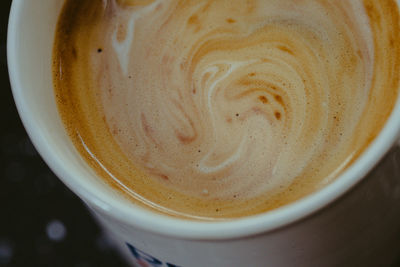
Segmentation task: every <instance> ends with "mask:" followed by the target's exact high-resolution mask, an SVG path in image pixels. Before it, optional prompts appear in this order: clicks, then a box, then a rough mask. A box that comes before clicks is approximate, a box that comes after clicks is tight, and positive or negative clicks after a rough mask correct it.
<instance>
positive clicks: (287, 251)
mask: <svg viewBox="0 0 400 267" xmlns="http://www.w3.org/2000/svg"><path fill="white" fill-rule="evenodd" d="M63 2H64V0H41V1H40V4H39V2H38V1H32V0H14V1H13V4H12V9H11V13H10V21H9V29H8V43H7V50H8V51H7V57H8V65H9V73H10V81H11V85H12V90H13V95H14V99H15V102H16V104H17V108H18V111H19V114H20V117H21V119H22V121H23V124H24V126H25V128H26V130H27V132H28V134H29V136H30V138H31V140H32V141H33V143H34V145H35V147H36V148H37V150H38V151H39V153H40V154H41V156H42V157H43V159H44V160H45V161H46V163H47V164H48V165H49V167H50V168H51V169H52V170H53V171H54V173H56V175H57V176H58V177H59V178H60V179H61V180H62V181H63V182H64V183H65V184H66V185H67V186H68V187H69V188H70V189H72V190H73V191H74V192H75V193H76V194H77V195H78V196H79V197H80V198H81V199H82V200H83V201H84V202H85V203H86V204H87V206H88V207H89V209H90V210H91V211H92V213H93V215H94V216H95V217H96V218H97V219H98V221H99V222H100V223H101V224H102V225H103V227H104V229H105V230H106V231H107V232H108V233H109V235H110V237H111V238H112V239H113V240H114V241H115V243H116V245H117V246H118V247H119V249H120V251H121V252H122V253H123V254H124V255H125V256H126V258H127V261H128V263H130V264H132V265H134V264H138V265H139V266H182V267H184V266H189V267H190V266H221V267H223V266H337V265H339V264H341V265H343V264H344V265H348V266H358V265H362V266H377V265H376V264H379V265H382V264H389V263H393V261H395V260H397V257H399V256H400V234H399V233H400V166H399V163H400V149H399V148H398V147H397V146H396V145H395V144H397V142H396V140H398V138H399V133H400V119H399V118H400V104H399V101H397V104H396V106H395V108H394V110H393V112H392V115H391V116H390V118H389V119H388V122H387V123H386V125H385V127H384V129H383V130H382V132H381V133H380V135H379V136H378V137H377V138H376V139H375V140H374V141H373V142H372V144H371V145H370V146H369V148H368V149H367V150H366V151H365V152H364V153H363V155H362V156H361V157H360V158H359V159H358V160H357V161H356V162H355V163H354V164H353V165H352V166H351V167H349V168H348V169H347V170H346V171H345V172H344V173H343V174H342V175H341V176H340V177H339V178H338V179H337V180H335V181H334V182H333V183H332V184H330V185H328V186H326V187H325V188H323V189H322V190H320V191H318V192H316V193H314V194H311V195H309V196H307V197H305V198H303V199H301V200H299V201H297V202H295V203H293V204H290V205H286V206H284V207H281V208H279V209H276V210H273V211H270V212H267V213H265V214H259V215H256V216H250V217H245V218H241V219H235V220H231V221H224V222H200V221H198V222H194V221H187V220H181V219H175V218H172V217H168V216H164V215H160V214H157V213H154V212H152V211H150V210H146V209H144V208H141V207H138V206H135V205H134V204H132V203H130V202H129V201H127V200H125V199H123V198H122V197H121V196H119V195H118V194H117V193H116V192H114V191H113V190H112V189H111V188H109V187H108V186H107V185H106V184H105V183H104V182H102V180H101V179H99V178H98V177H97V176H96V174H95V172H94V171H93V170H92V169H91V168H90V167H89V166H88V165H87V164H86V162H85V161H84V160H83V159H82V158H81V157H80V155H79V153H78V152H77V151H76V149H75V148H74V146H73V144H72V142H71V141H70V139H69V138H68V136H67V134H66V132H65V129H64V126H63V124H62V122H61V120H60V117H59V115H58V111H57V106H56V103H55V98H54V91H53V84H52V58H51V57H52V48H53V41H54V33H55V28H56V23H57V19H58V15H59V13H60V10H61V8H62V5H63ZM398 4H399V1H398ZM83 234H84V233H83ZM399 260H400V259H399Z"/></svg>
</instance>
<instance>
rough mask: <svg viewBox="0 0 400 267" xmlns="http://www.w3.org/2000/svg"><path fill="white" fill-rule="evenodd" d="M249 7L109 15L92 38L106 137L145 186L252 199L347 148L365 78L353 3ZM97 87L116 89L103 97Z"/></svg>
mask: <svg viewBox="0 0 400 267" xmlns="http://www.w3.org/2000/svg"><path fill="white" fill-rule="evenodd" d="M253 4H254V5H255V7H254V9H252V10H250V11H249V10H246V5H248V4H247V2H245V1H241V2H237V1H235V2H232V1H211V2H209V1H208V2H207V1H195V2H190V4H187V6H186V7H184V8H182V10H179V9H178V7H177V6H178V3H177V2H176V1H154V2H153V3H151V4H149V5H142V6H140V7H138V8H136V9H131V10H129V8H125V9H122V10H120V9H119V8H118V7H117V8H116V10H117V11H116V14H117V15H116V16H115V17H113V18H112V19H113V20H114V21H113V23H112V25H113V26H112V27H109V28H106V31H107V33H106V34H105V35H104V36H106V38H108V36H112V39H111V44H112V46H111V47H112V49H113V51H110V52H109V54H108V57H111V58H117V59H118V60H117V64H115V65H112V66H110V68H108V69H107V71H108V72H109V74H111V75H106V76H105V77H104V78H103V79H101V80H100V81H99V83H98V85H97V86H98V88H99V92H100V93H101V95H102V101H103V107H104V114H105V116H106V119H107V123H108V125H110V128H115V129H118V134H115V138H116V140H117V141H118V143H119V145H120V146H121V147H122V148H123V150H124V152H125V153H126V154H127V155H129V157H130V158H132V159H133V162H135V163H136V164H140V165H142V166H144V167H145V168H146V171H147V172H148V173H149V174H150V175H151V176H152V179H160V180H161V181H162V182H164V183H166V184H168V185H170V186H171V187H173V188H175V189H176V190H179V191H182V192H185V193H188V194H190V195H197V196H203V197H210V198H233V196H240V198H252V197H254V196H257V195H259V194H261V193H263V192H267V191H271V190H273V189H276V188H279V187H286V186H287V185H288V184H290V183H291V182H292V180H293V179H295V178H297V177H298V176H299V175H301V173H302V172H303V171H304V169H305V168H306V167H307V166H309V164H310V163H311V162H312V161H313V160H315V159H316V158H318V157H321V155H322V154H323V155H324V156H325V157H326V158H327V159H328V160H329V158H331V157H335V155H336V154H337V153H338V151H341V150H343V149H345V148H346V147H347V146H348V145H349V144H348V141H349V135H352V134H353V130H354V127H355V126H356V124H357V122H358V120H359V118H360V116H361V114H362V111H363V107H364V105H365V103H366V101H367V99H368V93H369V86H370V80H371V78H372V69H373V62H372V61H373V49H372V47H371V45H370V44H372V43H373V39H372V36H371V32H370V30H369V28H368V27H367V26H365V25H368V23H367V24H365V21H368V18H367V15H366V14H365V12H364V13H363V6H362V3H361V2H360V1H347V2H346V4H345V5H344V4H343V3H341V4H340V3H334V4H332V3H328V4H321V3H318V2H316V1H305V2H301V3H298V4H297V5H294V4H293V2H292V1H268V2H265V1H264V3H263V1H253ZM239 6H244V7H240V8H238V7H239ZM204 8H208V11H207V13H202V9H204ZM249 12H250V13H251V16H249ZM327 14H328V15H327ZM349 18H351V20H349ZM228 19H231V20H234V21H235V22H234V23H229V22H228V21H227V20H228ZM338 21H343V22H338ZM133 25H134V26H133ZM121 27H122V28H124V29H125V30H126V34H125V36H124V38H123V39H122V40H119V41H117V40H116V39H117V38H116V36H117V32H118V31H120V29H121ZM354 32H357V33H358V32H359V33H362V34H360V35H358V36H357V35H356V34H354ZM104 42H105V44H106V46H107V45H108V43H109V42H110V41H109V40H107V39H105V40H104ZM360 48H362V51H361V52H360V55H358V54H357V50H358V49H360ZM95 56H96V55H95ZM350 57H354V59H353V60H355V61H357V64H353V63H351V62H350V60H349V58H350ZM111 60H112V59H110V58H107V59H106V60H105V61H104V62H102V64H108V62H110V61H111ZM347 65H349V66H347ZM343 72H344V73H343ZM347 72H349V73H348V74H347ZM346 79H347V81H345V80H346ZM105 80H106V81H105ZM341 83H345V84H344V86H343V85H342V84H341ZM109 84H113V85H114V84H117V85H118V86H115V87H114V89H112V94H113V95H112V96H111V97H110V93H109V92H108V90H109V88H108V85H109ZM104 85H107V86H104ZM338 100H339V101H341V102H342V107H340V108H338V107H337V105H338V104H337V101H338ZM335 114H338V115H337V116H338V117H339V116H340V120H338V121H337V122H335V120H334V119H333V117H334V116H335ZM344 114H348V115H347V116H343V115H344ZM338 129H340V133H339V132H338ZM340 134H342V135H340ZM332 135H333V136H334V137H332ZM327 138H336V139H337V140H336V141H335V142H334V143H335V148H334V149H332V147H331V145H332V144H331V143H330V142H328V144H327V141H326V139H327ZM327 145H328V146H329V149H327ZM204 190H206V191H204ZM203 192H208V193H207V194H206V196H204V195H205V194H204V193H203Z"/></svg>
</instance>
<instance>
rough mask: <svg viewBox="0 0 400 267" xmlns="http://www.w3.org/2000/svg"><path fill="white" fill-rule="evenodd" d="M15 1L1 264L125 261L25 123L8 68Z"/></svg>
mask: <svg viewBox="0 0 400 267" xmlns="http://www.w3.org/2000/svg"><path fill="white" fill-rule="evenodd" d="M34 1H38V3H39V2H40V0H34ZM10 6H11V0H2V1H0V13H1V14H0V84H1V88H2V89H1V97H0V101H1V102H0V116H1V126H0V127H1V131H0V173H1V175H0V211H1V213H0V266H76V267H89V266H125V265H124V263H123V261H122V260H121V259H120V258H119V256H118V254H117V253H116V252H115V251H114V250H113V249H112V247H111V244H109V242H107V239H106V238H105V237H104V236H103V235H102V233H101V229H100V228H99V227H98V226H97V224H96V222H95V221H94V220H93V218H92V217H91V216H90V214H89V212H88V211H87V210H86V208H85V207H84V205H83V203H82V202H81V201H80V200H79V199H78V198H77V197H76V196H75V195H74V194H73V193H72V192H71V191H70V190H69V189H67V188H66V187H65V186H64V184H62V183H61V182H60V181H59V180H58V178H57V177H56V176H55V175H54V174H53V173H52V172H51V171H50V169H49V168H48V167H47V165H46V164H45V163H44V162H43V160H42V159H41V157H40V156H39V155H38V153H37V152H36V150H35V148H34V147H33V145H32V143H31V142H30V140H29V138H28V136H27V134H26V132H25V130H24V128H23V126H22V123H21V120H20V119H19V116H18V113H17V110H16V107H15V104H14V101H13V98H12V93H11V88H10V83H9V79H8V71H7V58H6V40H7V23H8V14H9V11H10Z"/></svg>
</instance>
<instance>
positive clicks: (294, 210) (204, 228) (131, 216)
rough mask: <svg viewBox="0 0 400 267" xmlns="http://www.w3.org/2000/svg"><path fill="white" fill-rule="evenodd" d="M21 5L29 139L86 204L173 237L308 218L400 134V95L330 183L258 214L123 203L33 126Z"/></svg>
mask: <svg viewBox="0 0 400 267" xmlns="http://www.w3.org/2000/svg"><path fill="white" fill-rule="evenodd" d="M23 3H24V0H14V1H13V2H12V6H11V11H10V17H9V24H8V38H7V62H8V70H9V77H10V84H11V87H12V93H13V97H14V101H15V103H16V106H17V109H18V113H19V115H20V118H21V120H22V122H23V125H24V127H25V129H26V131H27V133H28V135H29V137H30V139H31V140H32V142H33V144H34V146H35V147H36V149H37V150H38V152H39V154H40V155H41V157H42V158H43V159H44V161H45V162H46V163H47V165H48V166H49V167H50V169H51V170H52V171H53V172H54V173H55V174H56V175H57V176H58V177H59V179H60V180H61V181H63V183H64V184H66V185H67V186H68V187H69V188H70V189H71V190H72V191H73V192H74V193H75V194H77V195H78V196H79V197H80V198H81V199H83V200H84V201H85V202H87V203H88V204H89V206H91V207H93V208H95V210H97V211H98V212H100V213H103V214H106V215H109V216H111V217H112V218H115V219H117V220H119V221H121V222H124V223H126V224H128V225H131V226H133V227H136V228H138V229H142V230H145V231H148V232H152V233H157V234H161V235H166V236H173V237H176V238H185V239H212V240H219V239H232V238H239V237H243V236H251V235H256V234H261V233H266V232H271V231H275V230H277V229H279V228H282V227H285V226H288V225H290V224H293V223H295V222H297V221H299V220H301V219H303V218H306V217H308V216H310V215H311V214H313V213H315V212H317V211H319V210H321V209H323V208H324V207H327V206H328V205H329V204H330V203H332V202H334V201H335V200H336V199H338V198H339V197H341V196H342V195H344V194H345V193H346V192H347V191H348V190H350V189H351V188H352V187H353V186H354V185H356V184H357V183H358V182H360V181H361V180H362V179H363V178H364V177H366V176H367V174H368V173H369V172H370V171H371V170H372V168H373V167H374V166H375V165H376V164H377V163H378V162H379V161H380V160H381V159H382V157H383V156H384V155H385V154H386V153H387V152H388V151H389V149H390V148H391V147H392V146H393V144H394V143H395V142H396V140H397V139H398V137H399V133H400V120H399V119H396V118H400V101H399V98H400V93H399V96H398V99H397V101H396V104H395V106H394V108H393V110H392V113H391V115H390V117H389V118H388V119H387V121H386V123H385V125H384V127H383V129H382V130H381V132H380V133H379V135H378V136H377V137H376V138H375V139H374V140H373V141H372V142H371V144H370V145H369V146H368V147H367V148H366V149H365V150H364V151H363V152H362V154H361V155H360V156H359V157H358V158H357V159H356V161H355V162H354V163H353V164H352V165H351V166H350V167H348V168H347V169H346V170H344V171H343V173H342V174H341V175H339V176H338V177H337V178H336V179H335V181H333V182H332V183H331V184H329V185H326V186H324V187H323V188H322V189H320V190H318V191H316V192H314V193H312V194H309V195H307V196H305V197H303V198H301V199H299V200H297V201H295V202H293V203H290V204H287V205H284V206H282V207H280V208H277V209H274V210H271V211H267V212H265V213H260V214H257V215H252V216H247V217H241V218H237V219H229V220H223V221H215V222H209V221H192V220H188V219H180V218H174V217H171V216H168V215H162V214H159V213H157V212H153V211H150V210H147V209H145V208H141V207H137V206H134V205H132V204H128V203H124V202H122V201H119V200H117V199H114V198H112V197H110V196H109V195H107V194H102V193H100V192H97V191H96V190H95V189H94V188H92V187H90V186H82V184H81V183H80V182H79V180H80V179H82V178H81V177H83V174H81V176H74V175H72V174H71V172H70V170H69V169H68V168H67V166H66V165H65V164H63V162H62V161H61V159H60V158H59V157H58V156H57V153H59V151H56V150H54V148H53V147H51V146H50V145H48V143H47V142H46V139H45V135H44V134H43V133H42V132H41V131H42V130H41V128H39V127H37V125H36V124H35V117H34V115H33V113H32V112H30V110H29V108H28V107H27V105H25V102H26V101H27V100H26V99H25V98H24V94H23V92H24V90H27V89H28V88H24V87H23V85H22V83H21V79H20V77H21V75H23V73H22V72H21V71H20V67H21V64H22V63H20V62H23V61H20V60H17V59H19V57H18V51H17V47H18V46H16V45H15V44H16V43H17V42H18V35H17V33H18V32H19V29H20V27H23V23H22V22H21V13H22V10H23V8H24V7H23V5H24V4H23ZM397 3H398V2H397Z"/></svg>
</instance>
